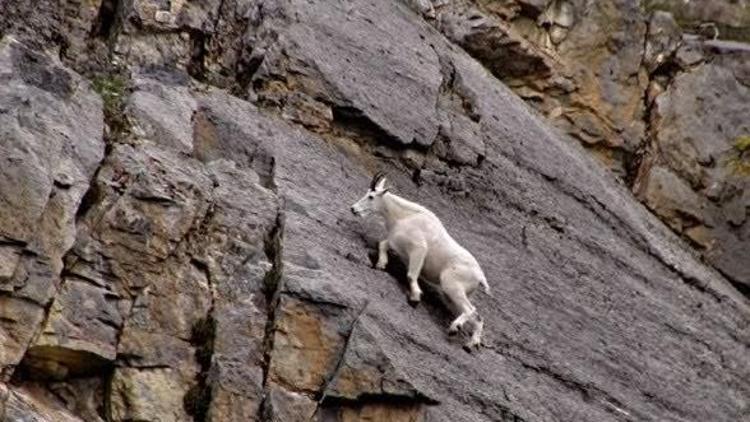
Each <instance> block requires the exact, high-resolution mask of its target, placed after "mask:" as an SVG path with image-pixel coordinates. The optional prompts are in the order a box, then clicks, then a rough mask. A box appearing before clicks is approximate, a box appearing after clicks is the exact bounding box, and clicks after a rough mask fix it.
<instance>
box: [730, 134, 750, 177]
mask: <svg viewBox="0 0 750 422" xmlns="http://www.w3.org/2000/svg"><path fill="white" fill-rule="evenodd" d="M728 164H729V167H730V168H731V169H732V171H733V172H734V173H735V174H737V175H742V176H750V135H740V136H738V137H736V138H735V139H734V141H733V142H732V149H731V151H730V154H729V159H728Z"/></svg>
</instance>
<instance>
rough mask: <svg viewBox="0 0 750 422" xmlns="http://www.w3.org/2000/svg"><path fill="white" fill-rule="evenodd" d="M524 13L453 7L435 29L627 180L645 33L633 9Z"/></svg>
mask: <svg viewBox="0 0 750 422" xmlns="http://www.w3.org/2000/svg"><path fill="white" fill-rule="evenodd" d="M539 6H541V5H539ZM522 12H523V13H521V14H520V15H516V14H513V13H511V14H510V15H506V14H505V13H503V12H500V11H499V10H498V9H497V8H496V7H494V6H493V5H492V4H490V3H486V2H482V1H460V2H451V3H450V4H449V5H447V6H445V7H441V8H439V9H438V19H437V21H436V22H437V25H436V26H437V28H438V29H439V30H440V31H441V32H442V33H443V34H445V35H446V36H447V37H448V38H449V39H450V40H452V41H453V42H455V43H457V44H459V45H460V46H462V47H463V48H464V49H465V50H466V51H467V52H469V53H470V54H471V55H472V56H474V57H475V58H476V59H477V60H479V61H481V62H482V63H483V64H484V65H485V66H487V67H488V69H490V70H491V71H492V73H493V74H494V75H495V76H496V77H498V78H500V79H501V80H503V81H504V82H506V83H507V84H508V85H510V86H511V87H512V88H513V89H514V90H515V91H516V92H517V93H518V94H519V95H521V96H522V97H523V98H524V99H526V100H527V101H528V102H529V103H530V104H531V105H532V106H533V107H535V108H537V109H538V110H539V111H540V112H542V113H543V114H545V115H547V116H548V117H549V118H550V119H551V120H552V122H553V123H554V124H555V125H556V126H558V127H560V128H562V129H563V130H564V131H566V132H568V133H570V134H571V135H573V136H574V137H575V138H577V139H578V140H580V141H582V142H583V143H584V144H586V145H594V146H596V148H594V149H592V151H593V152H594V154H595V155H596V156H598V157H599V158H601V160H602V161H603V162H604V163H605V164H606V165H607V166H608V167H610V168H612V169H613V170H615V171H616V172H617V173H619V174H621V175H624V174H625V164H626V163H625V161H626V158H627V157H628V156H629V154H632V153H634V152H635V150H636V148H637V147H638V145H639V144H640V143H641V142H642V141H643V138H644V132H645V125H644V124H643V121H642V117H643V114H644V106H643V92H644V91H645V88H646V86H647V83H648V82H647V77H646V72H645V71H644V69H642V68H641V58H642V56H643V49H644V42H643V40H644V38H645V36H646V25H645V22H644V19H643V17H642V15H641V13H640V10H639V8H638V5H637V2H635V1H633V0H611V1H610V0H608V1H604V2H601V1H600V2H594V3H591V2H585V1H554V2H545V3H544V8H543V11H542V12H541V13H539V12H538V10H537V9H535V8H529V7H528V6H524V7H523V8H522ZM529 16H533V17H534V20H529V18H528V17H529ZM601 28H608V29H607V31H602V30H601ZM613 51H617V54H613Z"/></svg>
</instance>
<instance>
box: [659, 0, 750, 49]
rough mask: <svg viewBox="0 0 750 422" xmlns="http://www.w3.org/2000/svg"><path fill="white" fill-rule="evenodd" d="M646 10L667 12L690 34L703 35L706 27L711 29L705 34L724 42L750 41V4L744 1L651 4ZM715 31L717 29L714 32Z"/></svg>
mask: <svg viewBox="0 0 750 422" xmlns="http://www.w3.org/2000/svg"><path fill="white" fill-rule="evenodd" d="M644 6H645V7H646V9H647V10H664V11H667V12H670V13H672V14H674V15H675V17H676V18H677V21H678V22H679V23H680V25H681V26H683V27H684V28H685V29H687V30H689V31H700V30H701V29H704V28H705V27H706V24H707V23H710V24H712V28H711V29H710V30H709V31H708V33H707V34H706V35H707V36H708V37H709V38H712V37H714V35H716V36H717V37H719V38H722V39H736V40H741V41H745V42H747V41H750V30H749V29H748V27H749V26H750V4H748V3H747V1H745V0H740V1H735V0H692V1H689V2H685V1H682V0H648V1H645V2H644ZM714 28H715V29H714Z"/></svg>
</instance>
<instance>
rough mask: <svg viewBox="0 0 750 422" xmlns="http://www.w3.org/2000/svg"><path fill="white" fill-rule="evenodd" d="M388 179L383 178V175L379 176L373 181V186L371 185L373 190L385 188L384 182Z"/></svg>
mask: <svg viewBox="0 0 750 422" xmlns="http://www.w3.org/2000/svg"><path fill="white" fill-rule="evenodd" d="M387 181H388V179H386V178H385V176H381V177H380V178H379V179H378V181H377V182H376V183H375V186H374V187H373V190H374V191H375V192H384V193H385V191H386V190H387V189H386V188H385V183H386V182H387Z"/></svg>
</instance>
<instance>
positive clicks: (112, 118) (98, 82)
mask: <svg viewBox="0 0 750 422" xmlns="http://www.w3.org/2000/svg"><path fill="white" fill-rule="evenodd" d="M91 84H92V85H93V87H94V91H96V92H97V93H98V94H99V95H100V96H101V97H102V101H103V103H104V119H105V121H106V122H107V125H108V126H109V130H110V133H109V137H110V138H112V139H118V138H120V137H121V136H122V135H124V134H125V133H126V132H127V130H128V127H129V125H128V123H127V119H126V118H125V113H124V109H125V98H126V96H127V90H128V83H127V81H126V80H125V78H123V77H121V76H119V75H116V74H102V75H97V76H95V77H94V78H92V79H91Z"/></svg>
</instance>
